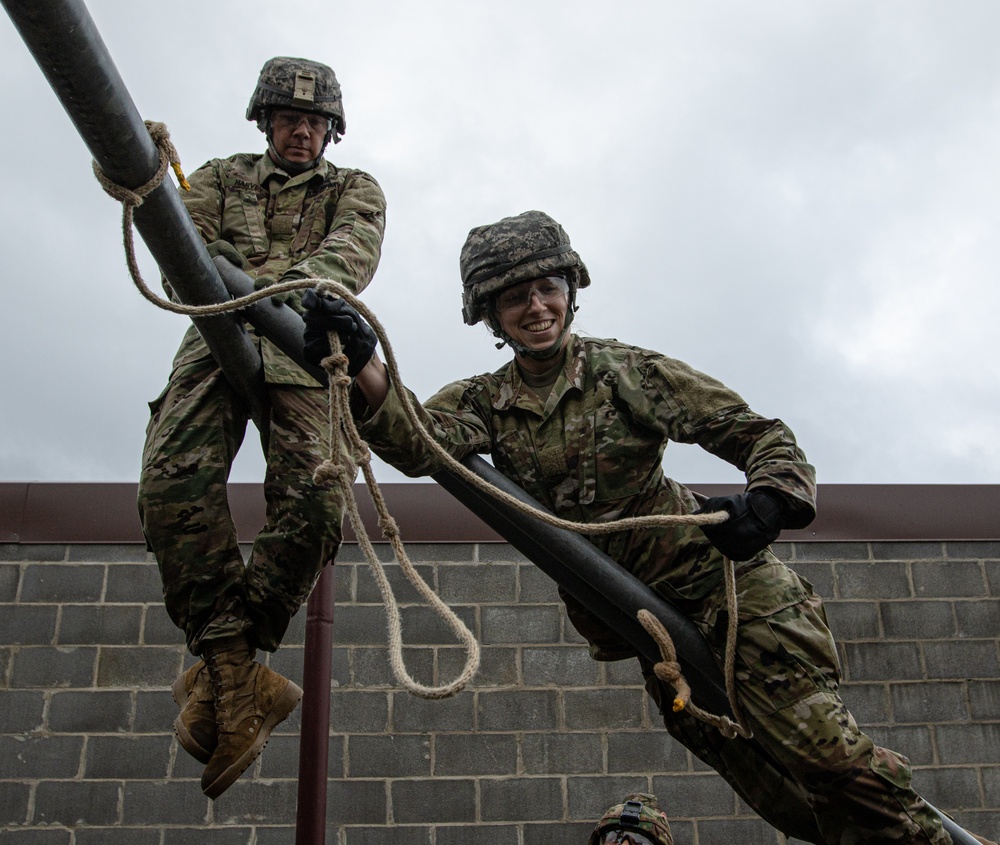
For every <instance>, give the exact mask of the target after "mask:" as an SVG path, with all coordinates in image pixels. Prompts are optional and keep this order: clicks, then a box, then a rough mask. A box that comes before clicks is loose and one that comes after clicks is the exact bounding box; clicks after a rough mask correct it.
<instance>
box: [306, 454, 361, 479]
mask: <svg viewBox="0 0 1000 845" xmlns="http://www.w3.org/2000/svg"><path fill="white" fill-rule="evenodd" d="M348 476H350V477H349V478H348ZM345 478H348V482H349V483H352V482H353V481H354V478H353V474H351V473H348V472H347V468H346V467H345V466H343V465H342V464H338V463H334V462H333V461H331V460H329V459H327V460H325V461H323V463H321V464H320V465H319V466H318V467H316V470H315V471H314V472H313V481H314V482H315V483H316V484H337V483H340V482H342V481H343V480H344V479H345Z"/></svg>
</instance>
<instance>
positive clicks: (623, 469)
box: [360, 335, 816, 660]
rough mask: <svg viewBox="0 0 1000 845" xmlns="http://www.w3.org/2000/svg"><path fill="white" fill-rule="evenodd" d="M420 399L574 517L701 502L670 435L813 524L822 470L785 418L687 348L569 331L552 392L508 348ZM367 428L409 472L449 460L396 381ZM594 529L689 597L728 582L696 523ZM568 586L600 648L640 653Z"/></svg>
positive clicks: (676, 593)
mask: <svg viewBox="0 0 1000 845" xmlns="http://www.w3.org/2000/svg"><path fill="white" fill-rule="evenodd" d="M418 410H419V412H420V413H421V415H422V417H423V419H424V422H425V424H426V426H427V427H428V429H429V430H430V431H432V432H433V433H434V436H435V437H436V439H437V440H438V441H439V442H440V443H441V444H442V445H443V446H444V447H445V448H446V449H447V451H448V452H449V453H450V454H452V455H453V456H455V457H456V458H461V457H464V456H465V455H468V454H470V453H473V452H477V453H482V454H490V455H491V456H492V460H493V463H494V465H495V466H496V468H497V469H498V470H500V471H501V472H502V473H503V474H504V475H506V476H507V477H508V478H510V479H511V480H513V481H515V482H516V483H517V484H518V485H519V486H520V487H521V488H522V489H524V490H525V491H526V492H528V493H529V494H531V495H532V496H534V497H535V498H536V499H538V501H540V502H541V503H542V504H544V505H545V506H546V507H548V508H549V509H550V510H552V511H553V512H554V513H555V514H557V515H558V516H560V517H563V518H565V519H570V520H575V521H578V522H600V521H607V520H611V519H618V518H622V517H629V516H637V515H642V514H678V513H690V512H691V511H694V510H696V509H697V508H698V501H697V499H696V497H695V495H694V494H693V493H692V492H691V491H690V490H688V489H687V488H686V487H684V486H683V485H681V484H678V483H677V482H676V481H674V480H672V479H670V478H668V477H667V476H666V475H665V474H664V472H663V467H662V461H663V456H664V450H665V449H666V446H667V442H668V441H670V440H674V441H676V442H678V443H693V444H697V445H699V446H701V447H702V448H703V449H706V450H707V451H708V452H711V453H712V454H713V455H717V456H718V457H720V458H722V459H723V460H725V461H728V462H729V463H731V464H733V465H734V466H736V467H738V468H739V469H740V470H742V471H744V472H745V473H746V478H747V489H753V488H754V487H769V488H771V489H773V490H776V491H778V492H779V493H781V494H782V496H783V498H784V500H785V501H786V503H787V504H788V506H789V509H790V516H789V520H788V524H787V525H786V527H788V528H800V527H804V526H805V525H807V524H808V523H809V522H810V521H812V519H813V517H814V516H815V494H816V484H815V471H814V469H813V467H812V466H811V465H810V464H808V463H807V462H806V458H805V455H804V454H803V453H802V450H801V449H800V448H799V447H798V445H797V444H796V442H795V437H794V436H793V434H792V432H791V431H790V430H789V429H788V427H787V426H786V425H785V424H784V423H782V422H781V421H780V420H776V419H765V418H764V417H761V416H759V415H758V414H755V413H754V412H753V411H751V410H750V409H749V408H748V407H747V405H746V403H745V402H744V401H743V400H742V399H741V398H740V397H739V396H738V395H737V394H736V393H734V392H733V391H732V390H730V389H729V388H727V387H725V386H724V385H723V384H721V383H720V382H718V381H716V380H715V379H713V378H711V377H709V376H706V375H704V374H703V373H700V372H698V371H697V370H694V369H692V368H691V367H689V366H688V365H687V364H684V363H682V362H681V361H677V360H674V359H672V358H668V357H666V356H664V355H660V354H659V353H656V352H650V351H648V350H645V349H639V348H636V347H633V346H628V345H626V344H623V343H619V342H618V341H615V340H600V339H596V338H580V337H577V336H575V335H574V336H572V337H571V342H570V343H569V344H568V346H567V350H566V354H565V357H564V362H563V368H562V371H561V373H560V375H559V377H558V379H557V381H556V383H555V385H554V387H553V388H552V391H551V393H550V394H549V396H548V398H547V400H546V401H545V402H544V404H543V403H542V402H541V401H540V400H539V397H538V395H537V394H536V393H535V392H534V391H533V390H532V389H531V388H529V387H528V386H527V385H526V384H525V383H524V381H523V380H522V378H521V376H520V371H519V370H518V368H517V366H516V365H515V364H514V363H513V362H511V363H508V364H506V365H505V366H503V367H501V368H500V369H499V370H497V371H496V372H494V373H490V374H486V375H480V376H476V377H474V378H470V379H465V380H462V381H457V382H454V383H453V384H450V385H448V386H447V387H445V388H444V389H443V390H441V391H439V392H438V393H437V394H436V395H434V396H433V397H432V398H431V399H429V400H428V401H427V402H426V403H424V406H423V408H422V409H418ZM360 431H361V434H362V436H363V437H365V438H366V439H367V440H368V441H369V443H370V445H371V446H372V448H373V450H374V451H375V452H376V453H377V454H378V455H379V456H380V457H381V458H383V459H384V460H385V461H387V462H388V463H390V464H392V465H393V466H395V467H397V468H399V469H400V470H402V471H403V472H406V473H407V474H409V475H414V476H415V475H426V474H429V473H432V472H435V471H436V470H438V469H440V466H439V463H438V459H437V458H436V457H435V456H434V455H433V454H432V453H431V452H430V450H429V449H428V448H427V447H426V446H425V445H424V444H423V443H422V442H421V441H420V439H419V437H418V436H417V434H416V433H415V432H414V430H413V427H412V426H411V425H410V424H409V422H408V421H407V419H406V417H405V415H404V414H403V411H402V408H401V405H400V400H399V396H398V394H397V393H396V391H395V388H394V387H393V388H391V389H390V391H389V395H388V397H387V398H386V401H385V403H384V404H383V405H382V407H381V408H380V409H379V410H378V412H377V413H375V414H374V415H372V416H371V417H370V418H369V419H367V420H364V421H363V424H362V425H361V426H360ZM590 539H591V541H592V542H593V543H594V544H595V545H596V546H598V547H599V548H600V549H602V550H603V551H604V552H606V553H607V554H608V555H609V556H610V557H611V558H612V559H614V560H616V561H618V562H619V563H620V564H621V565H623V566H624V567H625V568H626V569H628V570H629V571H631V572H632V573H633V574H635V575H636V576H637V577H639V578H640V579H641V580H642V581H643V582H645V583H646V584H649V585H650V586H651V587H653V588H654V589H656V590H658V591H659V592H660V593H661V594H662V595H663V596H664V597H665V598H667V599H669V600H671V601H673V602H674V603H675V604H677V605H678V606H679V607H681V608H682V609H683V608H684V607H685V606H686V605H689V606H690V605H692V604H693V603H697V602H698V601H699V600H701V599H703V598H704V597H705V596H706V595H708V593H710V592H711V591H712V590H714V589H715V588H716V587H717V586H718V585H719V584H720V582H721V578H722V556H721V555H720V554H719V552H717V551H716V550H715V548H714V547H713V546H712V545H711V544H710V543H709V542H708V540H707V539H706V538H705V535H704V534H703V533H702V532H701V530H700V529H699V528H697V527H694V526H691V527H684V526H678V527H675V528H667V529H654V530H643V531H630V532H619V533H615V534H611V535H605V536H593V537H591V538H590ZM767 557H768V559H769V560H771V561H774V558H773V557H771V556H770V555H769V553H767ZM775 562H776V561H775ZM563 600H564V601H565V602H566V604H567V610H568V612H569V616H570V619H571V621H572V622H573V623H574V625H575V626H576V627H577V629H578V630H580V632H581V633H582V634H583V635H584V636H585V637H587V639H588V640H589V641H590V643H591V653H592V654H593V656H594V657H596V658H598V659H605V660H609V659H610V660H614V659H620V658H623V657H629V656H632V655H633V654H634V653H635V652H634V651H633V650H632V649H631V648H630V647H629V646H628V645H627V644H625V643H624V641H622V640H621V639H620V638H619V637H618V636H617V635H615V634H614V633H613V632H611V631H609V630H608V629H607V628H605V627H604V626H603V625H601V624H600V623H599V622H598V621H597V620H596V619H594V618H593V617H591V616H590V614H589V613H587V612H586V611H585V610H584V609H583V608H582V607H580V606H579V605H578V604H577V603H576V602H575V601H573V600H572V599H571V598H570V597H569V596H567V595H565V594H563Z"/></svg>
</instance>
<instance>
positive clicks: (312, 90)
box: [247, 56, 347, 140]
mask: <svg viewBox="0 0 1000 845" xmlns="http://www.w3.org/2000/svg"><path fill="white" fill-rule="evenodd" d="M272 108H286V109H299V110H300V111H305V112H312V113H314V114H321V115H323V116H325V117H328V118H330V120H331V121H332V122H333V134H334V138H335V139H336V140H339V136H340V135H343V134H344V132H346V131H347V122H346V120H345V119H344V102H343V98H342V96H341V93H340V83H338V82H337V77H336V75H335V74H334V72H333V69H332V68H330V67H329V66H327V65H325V64H323V63H322V62H314V61H310V60H309V59H296V58H292V57H290V56H275V57H274V58H273V59H268V60H267V61H266V62H265V63H264V67H262V68H261V69H260V76H259V77H258V79H257V87H256V88H254V92H253V96H252V97H251V98H250V105H248V106H247V120H252V121H256V122H257V125H258V126H259V127H261V129H262V131H263V126H262V121H263V120H264V118H265V117H266V116H267V111H268V110H269V109H272Z"/></svg>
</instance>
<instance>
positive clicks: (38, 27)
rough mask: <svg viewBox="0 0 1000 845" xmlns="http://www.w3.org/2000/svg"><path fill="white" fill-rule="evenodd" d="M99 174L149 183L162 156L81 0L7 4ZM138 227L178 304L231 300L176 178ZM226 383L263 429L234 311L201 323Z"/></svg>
mask: <svg viewBox="0 0 1000 845" xmlns="http://www.w3.org/2000/svg"><path fill="white" fill-rule="evenodd" d="M0 2H2V3H3V6H4V8H5V9H6V10H7V14H8V15H10V19H11V20H12V21H13V23H14V26H15V27H17V30H18V32H19V33H20V34H21V37H22V38H23V39H24V43H25V44H26V45H27V47H28V49H29V50H30V51H31V54H32V55H33V56H34V58H35V61H36V62H38V66H39V67H40V68H41V70H42V73H43V74H45V77H46V78H47V79H48V81H49V84H50V85H51V86H52V90H53V91H54V92H55V94H56V96H57V97H58V98H59V101H60V102H61V103H62V105H63V108H65V109H66V113H67V114H68V115H69V117H70V120H72V121H73V125H74V126H75V127H76V129H77V131H78V132H79V133H80V136H81V137H82V138H83V141H84V143H85V144H86V145H87V149H88V150H90V153H91V155H92V156H93V157H94V160H95V161H96V162H97V163H98V165H100V167H101V170H103V171H104V173H105V174H106V175H107V177H108V178H109V179H111V180H112V181H113V182H115V183H116V184H119V185H122V186H123V187H126V188H129V189H135V188H139V187H141V186H142V185H145V184H146V183H147V182H148V181H149V180H150V179H151V178H152V177H153V175H154V174H155V173H156V170H157V168H158V167H159V153H158V152H157V149H156V146H155V145H154V144H153V141H152V139H151V138H150V137H149V132H148V131H147V130H146V126H145V124H144V123H143V119H142V117H141V116H140V115H139V112H138V111H137V110H136V107H135V104H134V103H133V102H132V98H131V96H130V95H129V93H128V89H127V88H126V87H125V83H124V82H123V81H122V78H121V76H120V75H119V74H118V70H117V68H116V67H115V64H114V62H113V61H112V59H111V55H110V54H109V53H108V50H107V47H105V45H104V42H103V41H102V39H101V36H100V33H99V32H98V31H97V27H96V25H95V24H94V21H93V19H92V18H91V17H90V13H89V12H88V11H87V8H86V6H85V5H84V4H83V2H82V1H81V0H44V2H38V0H0ZM135 226H136V229H138V230H139V234H140V235H142V239H143V240H144V241H145V242H146V246H148V247H149V251H150V252H151V253H152V255H153V258H155V259H156V263H157V264H158V265H159V267H160V269H161V270H162V271H163V273H164V275H165V276H166V277H167V278H168V279H169V280H170V283H171V285H172V286H173V288H174V290H175V291H176V293H177V296H178V297H179V298H180V300H181V302H183V303H185V304H188V305H207V304H211V303H217V302H227V301H229V294H228V292H227V291H226V288H225V286H224V285H223V284H222V280H221V279H220V278H219V274H218V272H217V271H216V269H215V265H213V264H212V261H211V259H210V258H209V255H208V252H207V251H206V250H205V245H204V243H203V242H202V239H201V236H200V235H199V234H198V231H197V229H195V227H194V223H192V222H191V218H190V216H189V215H188V213H187V211H186V210H185V208H184V204H183V203H182V202H181V199H180V196H179V195H178V193H177V190H176V188H174V186H173V185H172V184H171V183H170V180H169V179H164V181H163V182H162V183H161V184H160V185H159V187H157V188H156V190H154V191H153V192H152V193H150V194H149V196H147V197H146V199H145V202H143V204H142V205H141V206H139V208H137V209H136V211H135ZM194 324H195V326H197V328H198V331H199V332H200V333H201V336H202V337H203V338H204V339H205V342H206V344H208V348H209V349H210V350H211V351H212V354H213V355H214V356H215V360H216V361H217V362H218V363H219V366H220V367H221V368H222V371H223V372H224V373H225V375H226V378H227V379H228V380H229V383H230V384H231V385H232V386H233V388H234V389H235V390H236V391H237V393H238V394H239V395H240V397H241V398H242V399H243V400H244V402H245V403H246V405H247V407H248V409H249V411H250V415H251V417H252V418H253V421H254V423H255V424H256V426H257V428H258V429H260V430H261V432H266V431H267V427H266V421H267V397H266V393H265V390H264V368H263V362H262V361H261V359H260V355H259V354H258V353H257V350H256V348H255V346H254V343H253V341H252V340H251V339H250V337H249V335H248V334H247V332H246V330H245V329H244V328H243V325H242V322H241V321H240V320H239V319H237V318H235V317H233V316H232V315H228V314H226V315H220V316H214V317H197V318H194Z"/></svg>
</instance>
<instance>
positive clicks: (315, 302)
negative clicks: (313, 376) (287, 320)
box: [302, 290, 377, 378]
mask: <svg viewBox="0 0 1000 845" xmlns="http://www.w3.org/2000/svg"><path fill="white" fill-rule="evenodd" d="M302 306H303V307H304V308H305V309H306V313H305V314H304V315H303V319H304V320H305V323H306V329H305V333H304V334H303V337H304V338H305V349H304V350H303V351H304V353H305V356H306V360H307V361H308V362H309V363H310V364H315V365H316V366H319V365H320V362H321V361H322V360H323V359H324V358H326V357H327V356H328V355H329V354H330V339H329V338H328V337H327V334H328V333H329V332H336V333H337V334H338V335H339V336H340V343H341V344H342V346H343V348H344V354H345V355H346V356H347V360H348V365H347V374H348V375H349V376H350V377H351V378H354V377H355V376H356V375H357V374H358V373H360V372H361V371H362V370H363V369H364V366H365V364H367V363H368V362H369V361H370V360H371V357H372V355H373V354H374V353H375V344H376V342H377V338H376V337H375V332H373V331H372V328H371V326H369V325H368V323H366V322H365V321H364V319H362V317H361V315H360V314H359V313H358V312H357V311H356V310H355V309H354V308H352V307H351V306H350V305H348V304H347V302H346V301H344V300H343V299H327V298H325V297H321V296H319V294H317V293H316V291H314V290H307V291H306V292H305V293H304V294H302Z"/></svg>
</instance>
